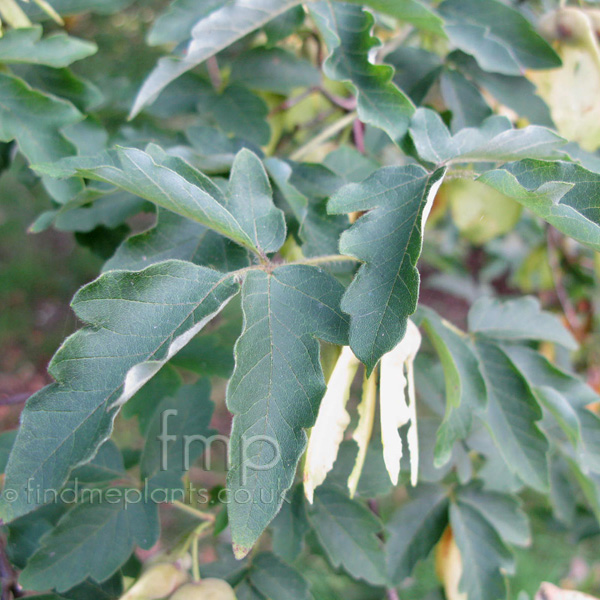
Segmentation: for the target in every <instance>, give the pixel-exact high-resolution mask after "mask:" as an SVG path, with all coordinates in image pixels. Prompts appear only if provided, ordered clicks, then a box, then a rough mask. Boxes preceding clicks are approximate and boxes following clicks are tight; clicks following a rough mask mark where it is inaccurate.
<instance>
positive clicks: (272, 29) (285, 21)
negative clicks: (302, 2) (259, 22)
mask: <svg viewBox="0 0 600 600" xmlns="http://www.w3.org/2000/svg"><path fill="white" fill-rule="evenodd" d="M304 17H305V13H304V7H303V6H293V7H292V8H290V9H288V10H286V11H285V12H284V13H283V14H281V15H279V16H278V17H275V18H274V19H273V20H272V21H269V22H268V23H267V24H266V25H265V26H264V27H263V31H264V32H265V34H266V36H267V41H268V43H269V46H274V45H275V44H276V43H277V42H280V41H281V40H284V39H285V38H286V37H288V36H289V35H292V33H294V31H296V29H298V27H300V26H301V25H302V23H304Z"/></svg>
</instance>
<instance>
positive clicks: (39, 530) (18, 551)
mask: <svg viewBox="0 0 600 600" xmlns="http://www.w3.org/2000/svg"><path fill="white" fill-rule="evenodd" d="M73 498H74V495H73V494H71V497H70V499H71V500H72V499H73ZM65 510H66V507H65V505H64V504H62V503H55V504H47V505H46V506H42V507H41V508H39V509H38V510H36V511H34V512H32V513H30V514H28V515H25V516H23V517H21V518H19V519H16V520H15V521H13V522H12V523H11V524H10V525H8V526H7V530H8V539H7V542H6V555H7V557H8V559H9V560H10V562H11V563H12V564H13V565H15V566H16V567H17V568H18V569H24V568H25V566H26V565H27V562H28V561H29V559H30V558H31V556H33V554H34V553H35V552H36V551H37V549H38V548H39V546H40V539H41V538H42V536H44V535H45V534H46V533H48V531H51V530H52V529H53V528H54V527H55V526H56V523H57V522H58V520H59V519H60V517H61V516H62V515H63V514H64V513H65Z"/></svg>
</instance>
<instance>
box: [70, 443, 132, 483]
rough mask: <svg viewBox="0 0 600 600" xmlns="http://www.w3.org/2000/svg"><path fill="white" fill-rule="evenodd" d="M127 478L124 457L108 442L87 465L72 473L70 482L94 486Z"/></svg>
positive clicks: (113, 444)
mask: <svg viewBox="0 0 600 600" xmlns="http://www.w3.org/2000/svg"><path fill="white" fill-rule="evenodd" d="M123 477H125V467H124V465H123V455H122V454H121V451H120V450H119V449H118V448H117V446H116V444H115V443H114V442H113V441H111V440H107V441H106V442H104V444H102V446H100V448H98V452H97V453H96V456H94V458H93V459H92V460H91V461H90V462H89V463H87V464H85V465H81V466H80V467H77V468H76V469H73V471H71V475H70V477H69V479H70V481H74V482H76V483H77V485H79V484H86V485H87V484H92V483H97V484H99V483H103V482H109V481H115V480H117V479H122V478H123Z"/></svg>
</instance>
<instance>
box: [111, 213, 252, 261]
mask: <svg viewBox="0 0 600 600" xmlns="http://www.w3.org/2000/svg"><path fill="white" fill-rule="evenodd" d="M170 259H178V260H186V261H189V262H193V263H194V264H196V265H203V266H205V267H210V268H211V269H216V270H217V271H224V272H228V271H235V270H237V269H241V268H243V267H247V266H248V252H247V251H246V250H245V249H244V248H241V247H240V246H238V245H237V244H234V243H233V242H231V241H230V240H228V239H227V238H224V237H223V236H222V235H219V234H218V233H216V232H215V231H212V230H210V229H208V228H207V227H204V225H201V224H200V223H196V222H195V221H190V220H189V219H186V218H185V217H181V216H179V215H177V214H175V213H172V212H171V211H169V210H165V209H162V208H159V209H158V212H157V222H156V225H155V226H154V227H152V229H149V230H148V231H144V232H143V233H138V234H137V235H133V236H131V237H130V238H128V239H127V240H125V241H124V242H123V243H122V244H121V245H120V246H119V248H118V249H117V251H116V252H115V254H114V256H113V257H112V258H111V259H110V260H108V262H106V263H105V265H104V267H103V270H104V271H113V270H116V269H124V270H128V271H139V270H141V269H144V268H146V267H147V266H149V265H152V264H155V263H158V262H162V261H163V260H170Z"/></svg>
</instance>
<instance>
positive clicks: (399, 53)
mask: <svg viewBox="0 0 600 600" xmlns="http://www.w3.org/2000/svg"><path fill="white" fill-rule="evenodd" d="M385 61H386V62H387V63H389V64H391V65H393V66H394V68H395V69H396V72H395V73H394V82H395V83H396V85H397V86H398V87H399V88H400V89H401V90H402V91H403V92H404V93H405V94H408V95H409V96H410V98H411V100H412V101H413V102H414V103H415V104H417V105H419V104H422V103H423V102H424V100H425V98H426V96H427V94H428V92H429V90H430V89H431V86H432V85H433V84H434V83H436V82H437V81H438V77H439V74H440V72H441V71H442V64H443V63H442V60H441V58H440V57H439V56H438V55H437V54H435V53H434V52H429V51H427V50H424V49H423V48H415V47H412V46H400V48H397V49H396V50H394V51H393V52H390V53H389V54H386V56H385Z"/></svg>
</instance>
